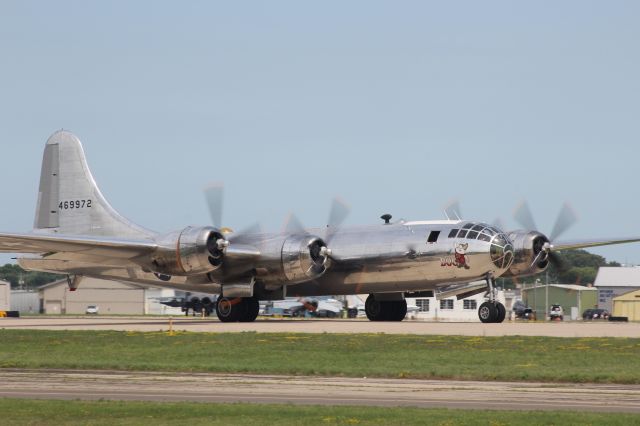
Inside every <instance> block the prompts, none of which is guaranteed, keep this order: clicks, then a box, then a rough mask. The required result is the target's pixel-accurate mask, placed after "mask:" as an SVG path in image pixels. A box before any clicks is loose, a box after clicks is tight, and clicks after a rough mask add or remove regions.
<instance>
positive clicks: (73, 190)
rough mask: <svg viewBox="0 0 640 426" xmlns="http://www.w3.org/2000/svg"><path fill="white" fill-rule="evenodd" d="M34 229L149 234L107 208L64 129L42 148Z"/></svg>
mask: <svg viewBox="0 0 640 426" xmlns="http://www.w3.org/2000/svg"><path fill="white" fill-rule="evenodd" d="M34 228H35V229H36V230H38V231H41V232H51V233H60V234H70V235H91V236H109V237H121V238H125V237H147V236H149V235H150V234H151V232H150V231H147V230H145V229H143V228H141V227H139V226H137V225H135V224H133V223H131V222H129V221H128V220H127V219H125V218H124V217H122V216H121V215H120V214H118V213H117V212H116V211H115V210H114V209H113V208H112V207H111V206H110V205H109V203H108V202H107V200H106V199H105V198H104V196H103V195H102V193H101V192H100V189H99V188H98V186H97V185H96V182H95V180H94V179H93V176H92V175H91V171H90V170H89V166H88V165H87V161H86V158H85V155H84V150H83V149H82V144H81V143H80V140H79V139H78V138H77V137H76V136H75V135H74V134H73V133H71V132H67V131H64V130H61V131H58V132H56V133H54V134H53V135H51V137H50V138H49V140H48V141H47V144H46V146H45V149H44V156H43V159H42V172H41V175H40V190H39V193H38V205H37V208H36V218H35V224H34Z"/></svg>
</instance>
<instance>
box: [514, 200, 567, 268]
mask: <svg viewBox="0 0 640 426" xmlns="http://www.w3.org/2000/svg"><path fill="white" fill-rule="evenodd" d="M513 218H514V219H515V220H516V221H517V222H518V223H519V224H520V225H521V226H523V227H524V228H525V229H527V230H532V231H536V232H539V231H538V228H537V226H536V223H535V221H534V220H533V215H532V214H531V209H530V208H529V205H528V204H527V202H526V201H523V202H521V203H520V204H519V205H518V207H517V208H516V210H515V212H514V214H513ZM577 220H578V217H577V216H576V214H575V212H574V210H573V209H572V208H571V206H570V205H569V204H568V203H564V204H563V205H562V208H561V209H560V213H558V217H557V218H556V221H555V224H554V225H553V229H552V230H551V234H549V237H548V238H547V237H545V238H540V239H537V240H536V241H535V242H534V247H533V252H534V253H535V254H536V256H535V258H534V260H533V262H532V263H531V266H532V267H533V266H534V265H535V264H537V263H538V262H541V261H545V260H549V262H550V263H551V264H552V265H554V266H555V267H556V268H557V269H558V270H563V269H564V265H563V263H562V261H561V259H560V257H559V256H558V254H557V253H556V252H554V251H553V242H554V241H556V239H557V238H558V237H559V236H560V235H562V234H564V233H565V232H566V231H567V230H568V229H569V228H571V227H572V226H573V225H574V224H575V223H576V221H577Z"/></svg>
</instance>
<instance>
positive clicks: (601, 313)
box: [582, 308, 610, 321]
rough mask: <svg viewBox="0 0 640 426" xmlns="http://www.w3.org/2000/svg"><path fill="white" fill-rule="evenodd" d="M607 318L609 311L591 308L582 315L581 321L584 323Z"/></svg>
mask: <svg viewBox="0 0 640 426" xmlns="http://www.w3.org/2000/svg"><path fill="white" fill-rule="evenodd" d="M609 316H610V314H609V311H607V310H606V309H597V308H592V309H587V310H586V311H584V312H583V313H582V319H583V320H585V321H591V320H597V319H601V320H607V319H609Z"/></svg>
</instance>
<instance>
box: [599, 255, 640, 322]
mask: <svg viewBox="0 0 640 426" xmlns="http://www.w3.org/2000/svg"><path fill="white" fill-rule="evenodd" d="M594 285H595V287H596V288H597V289H598V307H599V308H603V309H606V310H608V311H609V312H613V298H614V297H617V296H621V295H623V294H625V293H629V292H630V291H634V290H639V289H640V267H637V266H632V267H612V266H603V267H601V268H600V269H599V270H598V275H596V282H595V284H594Z"/></svg>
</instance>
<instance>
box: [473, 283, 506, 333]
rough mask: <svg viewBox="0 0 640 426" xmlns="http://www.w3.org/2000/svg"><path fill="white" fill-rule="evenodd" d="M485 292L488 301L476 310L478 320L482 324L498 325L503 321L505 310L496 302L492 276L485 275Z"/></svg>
mask: <svg viewBox="0 0 640 426" xmlns="http://www.w3.org/2000/svg"><path fill="white" fill-rule="evenodd" d="M486 280H487V287H488V288H489V291H487V295H486V297H487V298H488V299H489V300H488V301H487V302H484V303H483V304H482V305H480V308H478V318H480V321H481V322H484V323H499V322H502V321H504V319H505V317H506V315H507V310H506V308H505V307H504V305H503V304H502V303H500V302H498V301H497V300H496V289H495V285H496V280H495V278H493V275H491V274H487V278H486Z"/></svg>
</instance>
